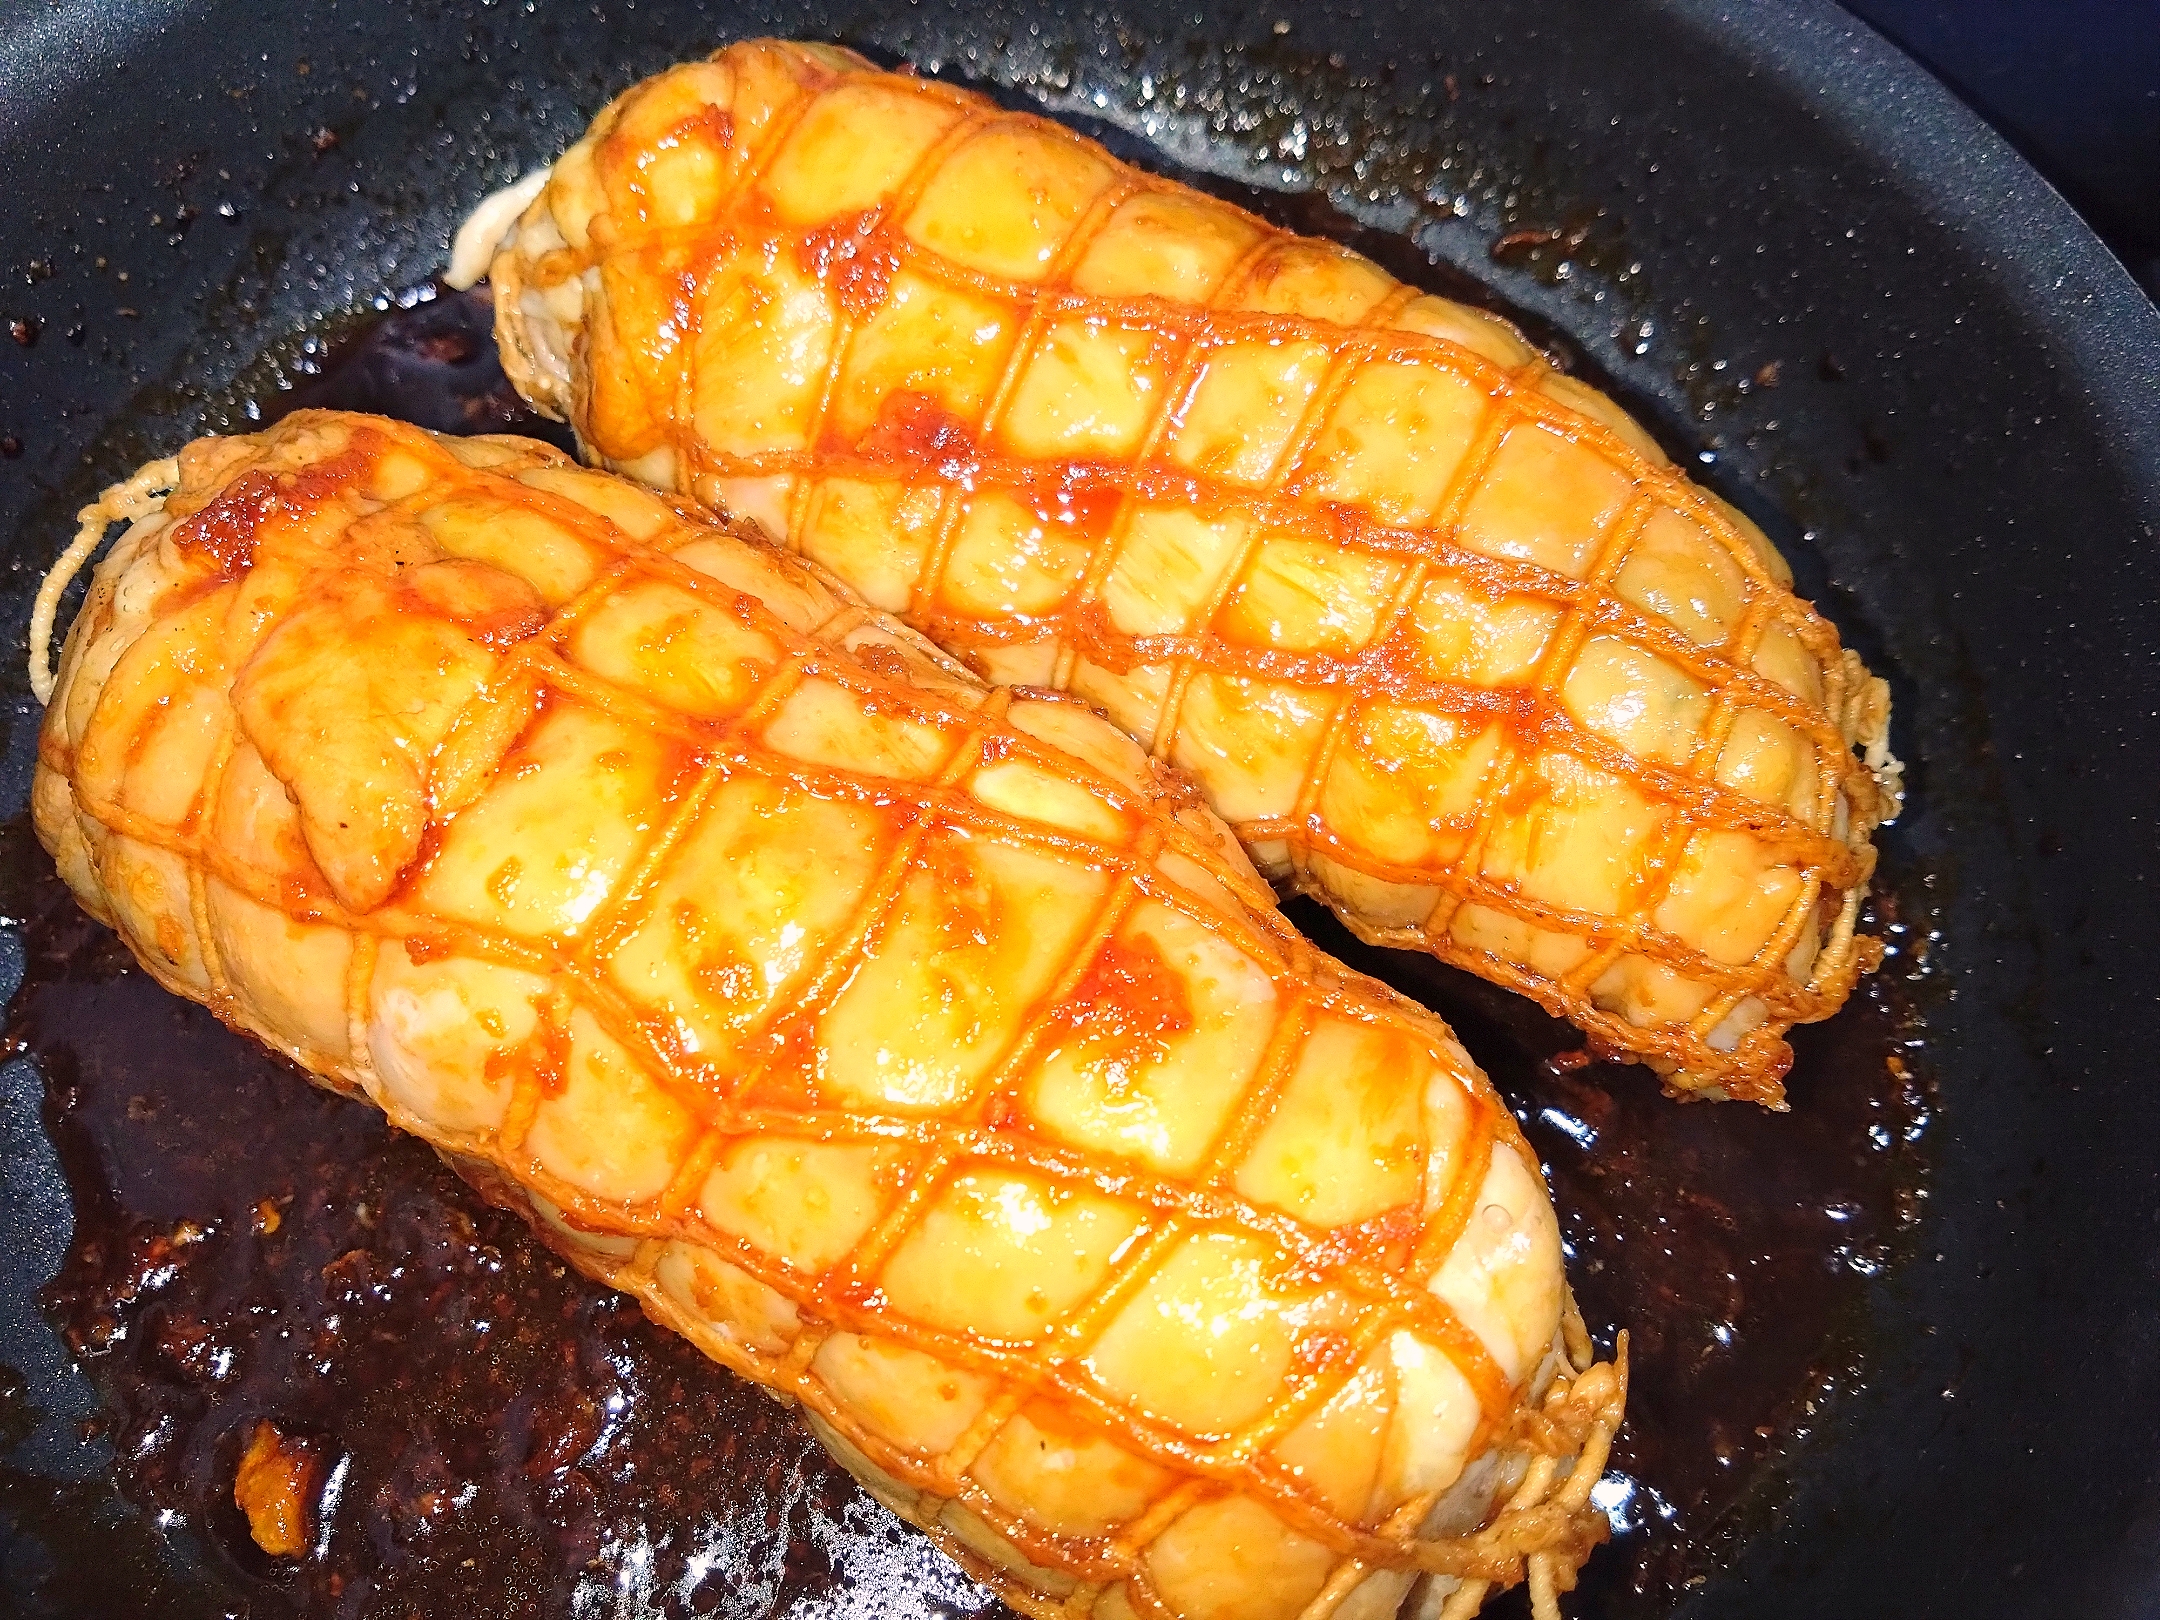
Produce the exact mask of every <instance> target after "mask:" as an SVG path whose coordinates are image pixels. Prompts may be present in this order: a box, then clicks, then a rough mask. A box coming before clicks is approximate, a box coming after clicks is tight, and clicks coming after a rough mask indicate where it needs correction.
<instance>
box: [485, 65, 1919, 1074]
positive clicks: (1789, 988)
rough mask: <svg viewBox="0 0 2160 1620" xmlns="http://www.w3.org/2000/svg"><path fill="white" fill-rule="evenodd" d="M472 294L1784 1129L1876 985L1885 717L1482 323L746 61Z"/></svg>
mask: <svg viewBox="0 0 2160 1620" xmlns="http://www.w3.org/2000/svg"><path fill="white" fill-rule="evenodd" d="M483 234H484V233H483ZM464 256H465V257H467V258H469V259H470V258H474V257H476V253H475V251H473V250H470V249H468V250H467V251H466V253H465V254H464ZM491 273H492V277H493V280H494V283H495V288H496V297H497V317H498V321H497V324H498V333H499V335H500V336H501V338H502V339H503V344H504V349H505V354H506V364H508V366H509V369H510V371H511V373H512V376H513V378H514V379H515V380H516V381H517V382H518V384H519V386H520V388H521V389H523V390H524V391H525V392H526V393H527V394H528V395H529V396H530V397H531V398H533V399H534V400H535V401H536V402H537V403H539V404H541V405H542V406H543V407H545V408H549V409H552V410H554V411H556V412H558V413H559V414H562V415H564V416H566V417H567V418H568V419H569V420H570V421H572V422H573V423H574V424H575V426H576V427H577V429H578V431H579V434H580V436H581V439H582V440H583V442H584V443H585V445H586V446H587V447H588V448H589V449H590V450H591V451H592V452H593V453H594V454H595V455H596V456H597V457H599V458H600V459H601V460H603V461H604V462H605V463H606V464H607V465H609V466H612V467H614V468H616V469H618V470H621V471H625V472H628V473H631V474H632V475H634V476H637V477H639V478H641V479H644V480H645V481H647V482H650V483H652V484H655V485H656V486H659V487H662V488H668V489H673V490H676V491H678V492H680V493H683V494H686V495H690V496H692V497H693V498H696V499H698V500H700V501H703V502H705V503H706V504H708V505H711V506H715V507H718V508H723V509H726V510H729V511H733V512H736V513H738V514H741V515H746V516H749V517H753V518H755V519H757V520H758V521H759V522H760V523H761V524H763V525H764V526H765V527H766V528H767V529H768V530H769V531H770V532H771V533H772V534H773V536H774V537H775V538H777V539H780V540H782V541H783V542H784V543H785V544H786V545H787V546H788V547H789V548H790V549H792V550H796V551H799V552H801V553H803V554H805V555H807V556H809V557H811V558H814V559H815V560H817V561H818V562H820V563H821V564H822V565H824V566H825V567H827V568H828V569H830V570H832V571H833V572H834V573H835V574H837V575H838V576H839V577H841V578H842V579H844V580H846V581H847V582H848V583H850V584H851V585H853V586H854V587H855V588H856V589H857V590H859V591H861V592H862V593H863V594H864V595H865V596H866V597H867V598H868V599H869V600H870V601H871V602H873V603H874V604H875V605H877V606H880V607H883V608H886V609H888V610H891V611H893V612H895V613H898V614H900V615H902V616H903V617H904V618H905V619H906V620H907V622H908V623H909V624H911V625H912V626H914V627H915V628H917V629H919V630H921V631H923V632H924V633H926V634H928V635H929V636H931V637H932V638H933V639H934V640H935V641H937V642H938V643H939V644H940V645H941V646H943V647H945V648H947V649H948V650H949V651H952V652H954V653H956V654H958V655H960V656H962V657H964V658H966V659H967V660H968V661H969V662H970V663H971V664H972V665H973V666H974V667H976V668H978V669H980V670H981V671H983V672H984V673H986V674H988V675H989V676H991V677H992V678H993V679H997V680H1001V681H1008V682H1014V683H1020V684H1029V685H1040V686H1046V687H1050V688H1055V689H1061V690H1066V691H1070V692H1072V693H1075V694H1077V695H1080V696H1083V697H1085V698H1087V699H1088V700H1089V701H1091V702H1093V703H1095V704H1097V705H1099V706H1100V707H1101V708H1102V709H1103V710H1104V711H1105V712H1106V713H1107V714H1109V715H1110V716H1111V717H1112V718H1113V719H1115V720H1116V721H1117V722H1118V723H1119V724H1120V725H1121V726H1122V727H1124V728H1125V729H1126V730H1127V731H1128V732H1130V733H1131V734H1132V735H1133V736H1135V737H1136V738H1138V739H1139V740H1140V741H1141V742H1142V744H1143V745H1144V746H1147V747H1148V748H1149V749H1150V750H1151V751H1152V752H1153V753H1154V754H1155V755H1156V756H1157V757H1158V758H1161V759H1164V760H1168V761H1172V762H1175V763H1176V764H1178V765H1180V766H1182V767H1183V768H1185V769H1186V770H1187V771H1189V772H1190V773H1191V775H1192V776H1193V777H1194V778H1195V779H1196V780H1197V781H1198V782H1199V783H1200V785H1201V787H1202V789H1203V790H1204V792H1205V793H1206V795H1207V797H1208V799H1209V802H1210V803H1211V805H1212V806H1213V807H1214V808H1215V809H1216V810H1217V811H1219V812H1220V813H1221V814H1222V816H1223V817H1224V819H1225V820H1226V821H1228V822H1229V823H1230V824H1231V825H1232V826H1233V827H1234V828H1235V829H1236V831H1237V833H1238V835H1239V837H1240V838H1241V839H1242V840H1243V841H1244V842H1245V844H1246V846H1247V847H1248V849H1249V850H1250V851H1251V852H1252V854H1253V856H1254V858H1255V860H1256V861H1257V862H1258V864H1259V865H1260V867H1261V868H1262V870H1263V871H1265V872H1266V873H1267V874H1268V875H1269V876H1270V877H1271V878H1273V879H1275V880H1277V881H1279V882H1283V883H1286V884H1288V885H1291V886H1294V887H1296V888H1298V889H1301V890H1304V891H1306V892H1308V893H1312V894H1314V895H1316V896H1318V897H1319V898H1321V899H1323V900H1325V901H1327V902H1329V903H1330V904H1332V905H1334V906H1335V907H1336V908H1337V909H1338V910H1339V911H1340V912H1341V913H1342V914H1343V916H1344V917H1345V919H1346V920H1347V921H1348V922H1349V923H1350V925H1351V926H1352V927H1353V928H1354V929H1355V930H1356V931H1357V932H1358V933H1359V934H1360V935H1361V936H1363V937H1365V938H1366V939H1368V940H1373V941H1377V942H1382V943H1387V944H1394V945H1404V946H1410V947H1413V948H1418V949H1423V950H1427V951H1430V952H1432V953H1434V954H1436V955H1438V956H1440V957H1442V958H1443V959H1445V960H1448V961H1451V962H1455V963H1457V964H1458V965H1462V966H1465V967H1468V968H1470V969H1472V970H1473V971H1476V972H1478V973H1481V974H1483V975H1484V976H1486V977H1489V978H1493V979H1495V980H1497V981H1499V982H1501V983H1503V984H1506V985H1508V986H1510V987H1511V988H1514V989H1517V990H1520V991H1523V992H1524V993H1526V994H1529V995H1531V996H1534V997H1535V998H1537V999H1538V1000H1539V1001H1541V1002H1542V1003H1543V1004H1545V1005H1546V1006H1547V1007H1548V1009H1550V1010H1553V1011H1556V1012H1561V1013H1564V1014H1565V1015H1566V1016H1568V1017H1570V1018H1571V1019H1573V1020H1574V1021H1575V1022H1577V1023H1578V1024H1579V1025H1580V1026H1581V1027H1582V1028H1584V1029H1585V1030H1586V1031H1588V1032H1589V1033H1590V1034H1591V1035H1592V1037H1593V1039H1594V1040H1595V1041H1597V1042H1598V1043H1600V1044H1601V1045H1602V1046H1603V1047H1605V1048H1607V1049H1609V1050H1611V1051H1613V1052H1614V1053H1616V1054H1622V1055H1628V1056H1635V1057H1640V1058H1644V1059H1646V1060H1648V1061H1650V1062H1652V1063H1653V1064H1655V1065H1656V1066H1657V1067H1658V1068H1659V1069H1660V1070H1661V1071H1663V1072H1664V1073H1665V1074H1666V1076H1667V1079H1668V1082H1669V1083H1670V1084H1672V1085H1674V1086H1675V1087H1677V1088H1680V1089H1684V1090H1690V1091H1697V1092H1704V1093H1709V1094H1715V1095H1727V1096H1739V1097H1749V1098H1753V1099H1755V1100H1757V1101H1762V1102H1768V1103H1776V1102H1778V1101H1779V1100H1780V1098H1781V1096H1782V1087H1781V1076H1782V1074H1783V1072H1784V1070H1785V1068H1786V1066H1787V1064H1788V1063H1789V1060H1790V1054H1789V1049H1788V1048H1787V1047H1786V1045H1785V1042H1784V1040H1783V1038H1782V1037H1783V1034H1784V1032H1785V1031H1786V1030H1787V1029H1788V1028H1789V1027H1790V1026H1791V1025H1792V1024H1794V1023H1796V1022H1805V1021H1809V1020H1813V1019H1817V1018H1821V1017H1824V1016H1826V1015H1827V1014H1828V1013H1830V1012H1832V1011H1834V1010H1835V1009H1836V1007H1837V1006H1838V1005H1840V1004H1841V1003H1842V1001H1843V1000H1844V998H1845V996H1846V995H1847V994H1848V992H1849V991H1850V988H1851V986H1852V984H1853V982H1854V979H1855V978H1856V976H1857V975H1858V973H1859V972H1861V971H1862V970H1864V969H1865V968H1867V967H1869V966H1871V965H1872V962H1873V960H1874V956H1875V954H1876V953H1875V952H1874V950H1873V948H1872V942H1870V941H1866V940H1864V939H1861V938H1859V937H1857V936H1856V934H1855V931H1854V924H1855V921H1856V919H1857V915H1858V909H1859V905H1860V902H1861V899H1862V897H1863V893H1864V890H1865V887H1866V882H1867V878H1868V874H1869V872H1870V870H1871V868H1872V864H1873V860H1874V852H1873V848H1872V845H1871V843H1870V838H1869V835H1870V833H1871V831H1872V829H1873V828H1874V827H1875V826H1876V825H1877V824H1879V822H1880V821H1881V820H1882V819H1884V818H1885V817H1886V816H1887V815H1888V814H1890V813H1892V812H1893V811H1894V809H1895V805H1896V794H1897V787H1896V770H1895V763H1894V761H1892V760H1891V759H1890V757H1889V755H1888V753H1887V749H1886V745H1885V744H1886V728H1887V718H1888V709H1887V695H1886V689H1885V688H1884V686H1883V684H1882V683H1881V682H1880V681H1878V680H1876V679H1874V678H1872V677H1870V676H1869V675H1868V674H1867V672H1866V670H1865V669H1864V668H1863V667H1862V666H1861V664H1860V661H1859V660H1858V659H1857V657H1855V656H1854V655H1853V654H1851V653H1850V652H1848V651H1846V650H1844V649H1842V648H1841V646H1840V644H1839V641H1838V637H1837V634H1836V632H1835V630H1834V629H1833V628H1832V627H1831V626H1830V625H1829V624H1828V623H1827V622H1825V621H1824V620H1823V619H1822V618H1821V617H1820V616H1819V615H1817V614H1816V613H1815V612H1814V611H1813V610H1812V609H1811V608H1810V607H1809V606H1808V605H1807V604H1806V603H1804V602H1802V601H1801V600H1799V599H1798V598H1797V597H1796V596H1795V595H1794V594H1793V592H1792V589H1791V578H1790V574H1789V571H1788V570H1787V569H1786V567H1785V565H1784V563H1783V561H1782V559H1781V558H1779V557H1778V555H1777V553H1776V551H1775V549H1774V548H1773V547H1771V546H1770V544H1769V543H1768V542H1767V541H1766V540H1764V539H1763V537H1762V536H1761V535H1760V533H1759V532H1757V531H1756V530H1755V529H1754V527H1753V526H1752V525H1751V524H1749V523H1748V522H1747V521H1746V519H1744V518H1742V517H1741V516H1740V515H1739V514H1738V513H1736V512H1734V511H1733V510H1731V509H1730V508H1729V507H1727V506H1726V505H1725V504H1724V503H1722V502H1720V501H1718V500H1717V499H1716V498H1715V497H1714V496H1711V495H1709V494H1708V493H1706V492H1704V491H1702V490H1700V489H1698V488H1696V487H1695V486H1694V485H1693V484H1691V483H1690V482H1689V481H1688V480H1687V478H1686V477H1685V476H1684V475H1683V474H1682V473H1680V472H1679V471H1678V470H1677V469H1675V468H1674V467H1673V466H1671V464H1670V463H1669V462H1668V461H1667V460H1666V458H1665V457H1664V456H1663V455H1662V454H1661V453H1660V452H1659V451H1658V450H1657V448H1656V447H1655V445H1654V444H1653V443H1652V442H1651V441H1650V440H1649V439H1648V438H1647V437H1646V436H1645V435H1644V434H1643V433H1642V432H1641V430H1640V429H1639V428H1637V427H1636V426H1635V425H1634V424H1633V423H1632V422H1631V421H1630V420H1629V419H1628V418H1627V417H1626V416H1625V414H1624V413H1622V412H1621V411H1620V410H1619V409H1618V408H1617V407H1615V406H1614V405H1613V404H1612V403H1611V402H1610V401H1608V400H1606V399H1604V398H1603V397H1602V396H1600V395H1598V394H1596V393H1594V392H1593V391H1591V390H1589V389H1587V388H1585V387H1583V386H1582V385H1580V384H1579V383H1576V382H1574V381H1573V380H1571V379H1569V378H1567V377H1564V376H1560V375H1558V374H1556V373H1554V372H1553V371H1552V370H1551V368H1550V366H1549V365H1548V364H1547V362H1546V361H1545V360H1544V358H1543V357H1542V356H1540V355H1538V354H1537V353H1536V352H1535V351H1534V350H1532V349H1531V348H1530V347H1529V345H1527V344H1526V343H1524V342H1523V340H1522V339H1521V338H1520V336H1519V335H1518V334H1516V333H1515V332H1514V331H1513V330H1512V329H1511V328H1509V327H1507V326H1506V325H1505V324H1504V323H1502V322H1500V321H1498V320H1496V319H1494V318H1492V317H1490V316H1487V315H1484V314H1482V313H1480V312H1478V311H1474V310H1470V309H1467V308H1464V307H1462V306H1460V305H1456V304H1452V303H1449V302H1447V301H1445V300H1442V299H1439V298H1435V297H1432V296H1429V295H1425V294H1421V293H1419V292H1418V291H1417V290H1416V289H1414V288H1411V287H1406V286H1403V285H1400V284H1398V283H1395V282H1394V281H1393V280H1392V279H1391V278H1389V277H1387V276H1386V275H1384V274H1383V273H1382V272H1380V271H1379V270H1378V269H1376V268H1375V267H1373V266H1372V265H1370V264H1368V263H1366V262H1365V261H1363V260H1361V259H1359V258H1357V257H1356V256H1355V255H1353V254H1351V253H1348V252H1347V251H1345V250H1343V249H1340V248H1337V247H1334V246H1332V245H1330V244H1326V243H1320V242H1314V241H1309V240H1305V239H1301V238H1298V237H1295V236H1292V235H1290V234H1288V233H1285V232H1282V231H1279V230H1275V229H1272V228H1270V227H1268V226H1265V225H1264V224H1262V223H1261V222H1260V221H1257V220H1255V219H1252V218H1250V217H1249V216H1247V215H1244V214H1242V213H1240V212H1239V211H1238V210H1235V209H1233V208H1230V207H1228V206H1227V205H1225V204H1222V203H1219V202H1216V201H1214V200H1212V199H1208V198H1204V197H1201V196H1198V195H1197V194H1195V193H1193V192H1191V191H1189V190H1187V189H1185V188H1183V187H1181V186H1178V185H1176V184H1174V183H1172V182H1169V181H1165V180H1162V179H1159V178H1155V177H1151V176H1148V175H1145V174H1142V173H1140V172H1138V171H1136V170H1133V169H1131V168H1129V167H1127V166H1125V165H1122V164H1119V163H1117V162H1115V161H1114V160H1112V159H1111V158H1110V157H1109V156H1108V155H1107V154H1106V153H1104V152H1102V151H1101V149H1100V148H1098V147H1096V146H1094V145H1093V144H1092V143H1090V142H1088V141H1085V140H1083V139H1081V138H1080V137H1079V136H1077V135H1075V134H1073V133H1072V132H1070V131H1067V130H1065V129H1063V128H1061V127H1060V126H1058V125H1056V124H1054V123H1051V122H1049V121H1047V120H1044V119H1040V118H1034V117H1030V116H1027V115H1024V114H1018V113H1012V112H1007V111H1005V110H1003V109H1000V108H998V107H997V106H995V105H994V104H992V103H990V102H989V101H987V100H986V99H984V98H982V97H980V96H977V95H974V94H971V93H969V92H967V91H964V90H960V89H957V88H954V87H951V86H947V85H942V84H937V83H933V82H927V81H923V80H920V79H916V78H913V77H910V76H906V75H901V74H886V73H879V72H876V71H875V70H872V69H870V68H869V67H868V66H867V65H866V64H863V63H861V62H859V61H858V60H856V59H854V58H851V57H848V56H847V55H846V54H845V53H838V52H832V51H826V50H820V49H817V48H813V47H802V46H790V45H777V44H771V43H765V44H757V45H749V46H737V47H731V48H730V49H728V50H726V51H723V52H721V53H719V55H718V56H716V57H715V58H714V59H713V61H712V62H709V63H698V64H690V65H687V66H684V67H681V68H677V69H673V70H671V71H670V72H668V73H665V74H662V75H660V76H658V77H657V78H655V79H652V80H649V81H647V82H646V83H645V84H643V85H640V86H638V87H637V88H636V89H634V90H632V91H630V92H628V93H627V94H626V95H625V96H624V97H622V98H620V99H619V100H618V101H617V102H615V103H614V104H612V105H611V106H610V107H609V108H608V109H607V110H606V111H605V112H603V113H602V114H601V116H600V118H599V119H598V120H596V122H595V124H594V126H593V128H592V130H591V131H590V132H589V133H588V134H587V136H586V137H585V139H584V140H582V141H581V142H579V143H578V145H577V146H575V147H573V148H572V150H571V151H570V152H569V153H568V154H567V155H566V156H565V157H564V158H563V159H562V160H561V161H560V162H558V163H557V164H556V166H555V168H554V171H553V173H552V176H551V177H550V179H549V180H548V182H547V183H546V185H545V186H543V187H541V188H540V189H539V190H538V191H537V192H536V194H535V195H534V197H533V199H532V201H531V203H530V206H529V207H528V208H527V209H526V211H525V213H524V215H523V217H522V219H521V220H520V222H519V223H518V224H517V225H516V226H515V228H514V229H513V230H512V231H511V233H510V234H509V236H508V238H507V240H506V241H505V242H504V245H503V247H502V250H501V251H500V252H498V253H496V254H495V255H494V258H493V263H492V271H491ZM1856 747H1857V748H1859V749H1860V750H1861V751H1862V754H1863V755H1864V756H1865V757H1864V758H1856V757H1855V753H1854V750H1855V748H1856Z"/></svg>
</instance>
